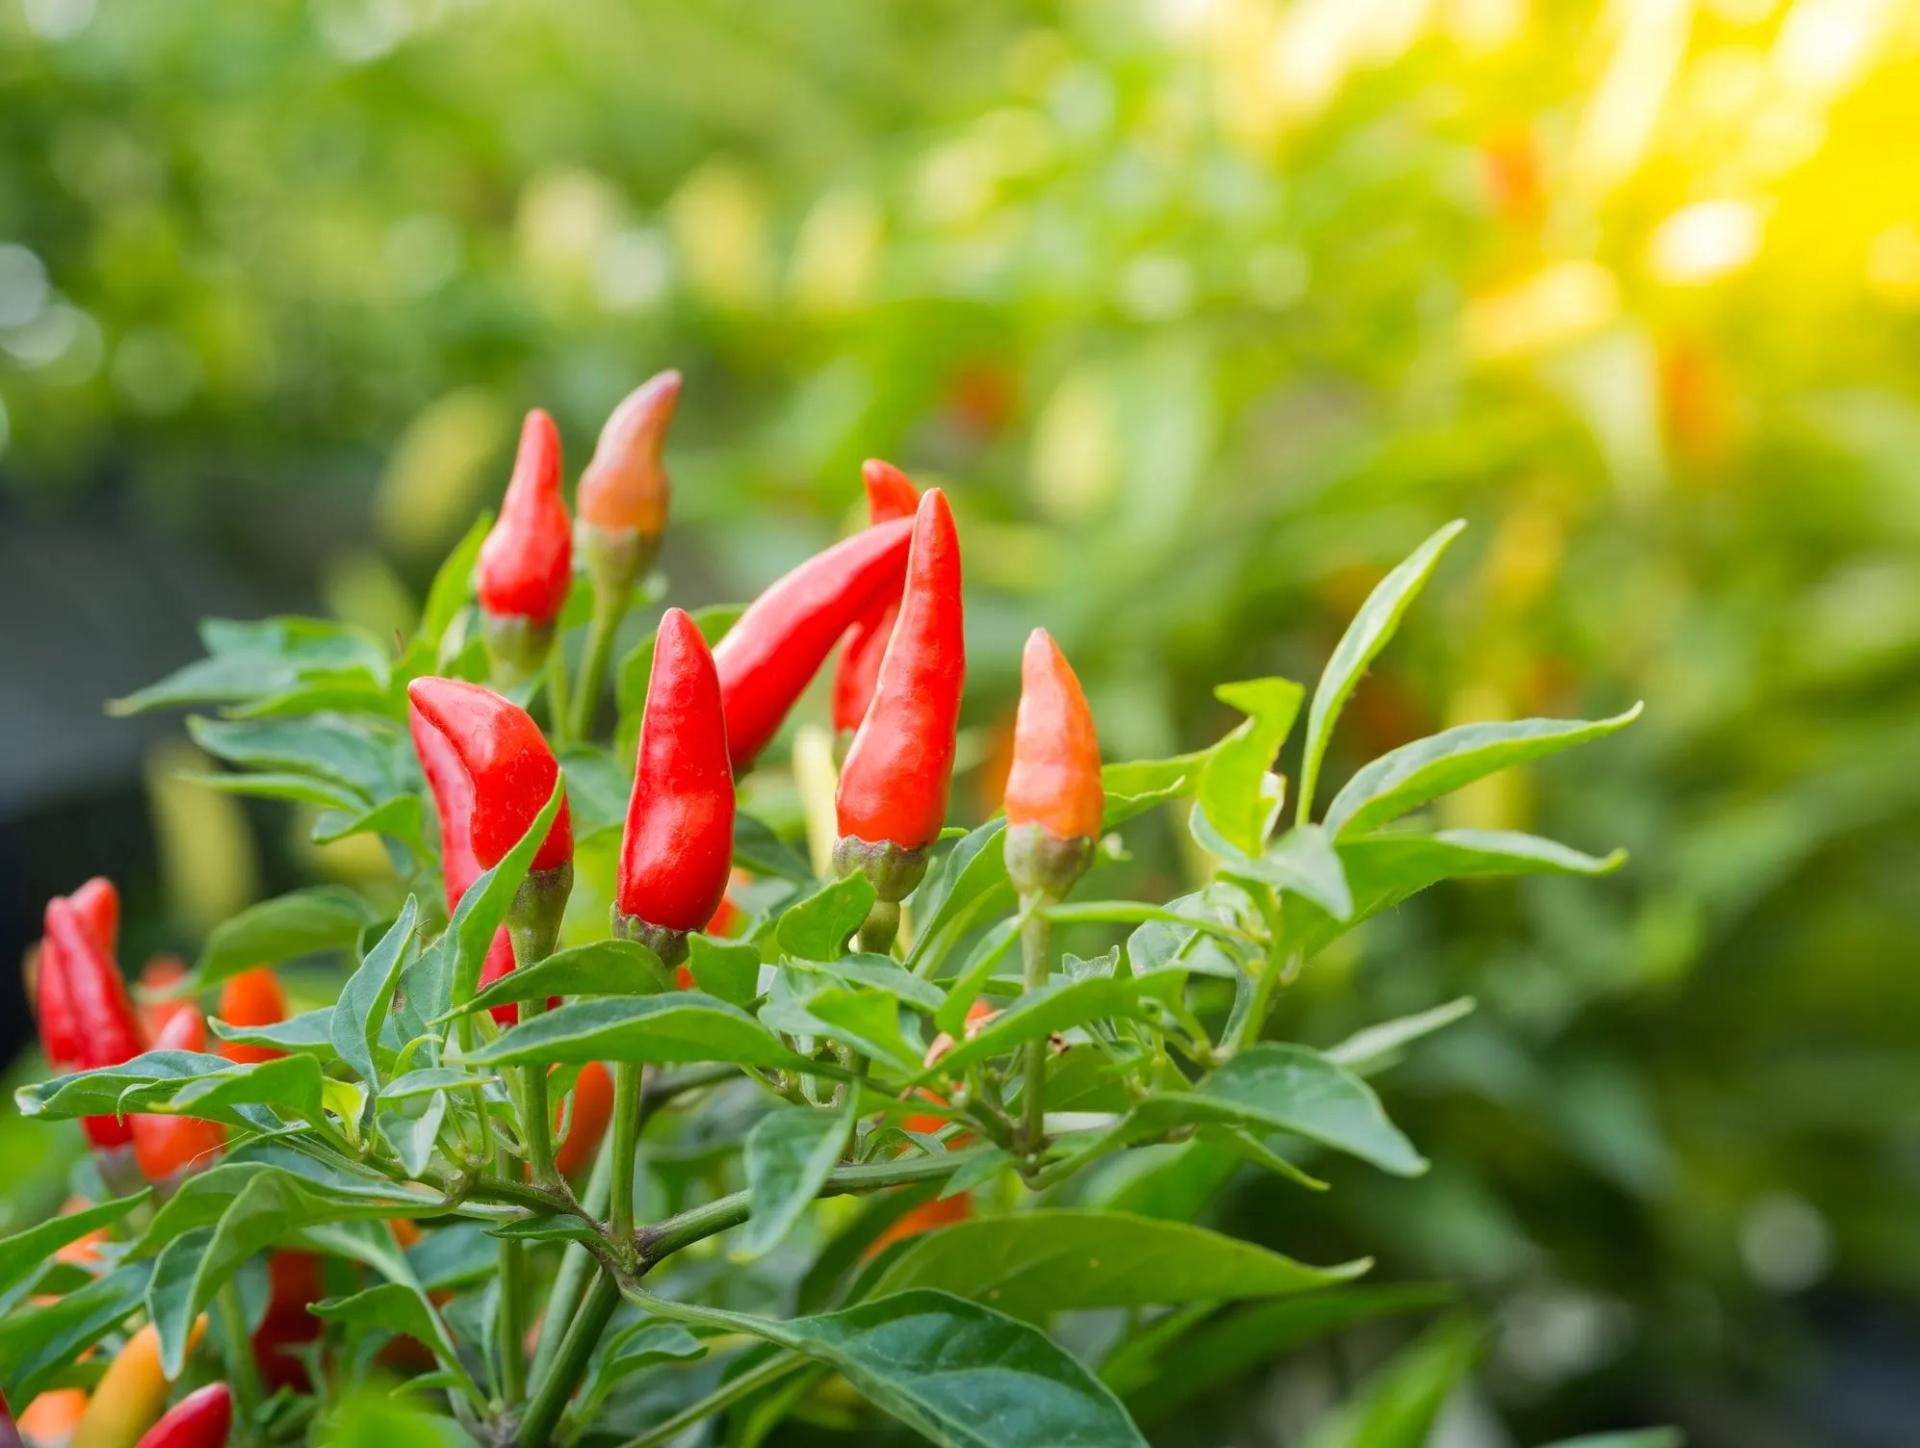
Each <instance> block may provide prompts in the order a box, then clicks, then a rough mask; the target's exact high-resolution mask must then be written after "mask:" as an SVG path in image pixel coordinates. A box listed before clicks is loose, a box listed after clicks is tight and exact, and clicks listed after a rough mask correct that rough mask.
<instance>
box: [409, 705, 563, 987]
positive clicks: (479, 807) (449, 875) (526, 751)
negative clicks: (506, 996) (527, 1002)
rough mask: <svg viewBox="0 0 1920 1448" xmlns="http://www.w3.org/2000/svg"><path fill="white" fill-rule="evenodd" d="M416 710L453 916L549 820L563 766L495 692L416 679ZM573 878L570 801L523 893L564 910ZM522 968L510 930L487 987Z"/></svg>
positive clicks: (416, 735) (499, 937)
mask: <svg viewBox="0 0 1920 1448" xmlns="http://www.w3.org/2000/svg"><path fill="white" fill-rule="evenodd" d="M407 702H408V725H409V727H410V728H411V730H412V733H413V747H414V752H415V753H416V754H418V755H419V757H420V768H421V770H422V772H423V773H424V774H425V775H426V777H427V787H428V789H429V790H430V791H431V792H432V794H433V801H434V808H435V811H436V812H437V813H438V815H439V817H440V873H441V877H442V880H443V881H444V883H445V886H446V901H447V912H448V913H449V914H451V913H452V912H453V910H454V908H455V907H456V906H458V905H459V903H460V897H461V896H462V895H464V894H465V893H466V892H467V888H468V887H469V886H470V885H472V884H473V882H474V881H475V880H476V879H478V878H479V877H480V874H481V873H482V872H483V871H485V870H490V869H492V868H493V867H494V866H495V865H497V864H499V863H500V860H501V858H502V857H503V856H504V855H506V853H507V852H508V851H509V850H511V849H512V848H513V847H514V846H515V845H516V844H518V843H519V841H520V836H521V835H523V834H524V833H526V831H527V828H528V826H530V825H531V824H532V823H533V822H534V820H535V819H536V818H538V817H539V814H540V811H541V810H542V809H543V808H544V807H545V806H546V803H547V798H548V796H549V795H551V794H552V793H553V785H554V781H555V780H556V779H558V778H559V776H560V765H559V763H558V761H556V760H555V759H554V757H553V751H552V750H551V749H549V748H548V747H547V741H546V739H545V737H544V736H543V735H542V734H541V733H540V729H539V726H537V725H536V724H535V723H534V722H533V720H532V719H531V718H530V717H528V715H527V712H526V710H524V709H522V708H520V707H519V706H518V705H517V704H513V703H511V702H509V701H508V700H506V699H503V698H501V697H500V696H499V695H498V694H496V693H494V692H493V691H492V690H490V689H483V688H481V687H480V686H479V685H477V684H468V683H463V682H461V681H459V680H457V679H438V678H423V679H415V680H414V681H413V683H412V684H410V685H409V686H408V688H407ZM572 880H573V826H572V823H571V821H570V819H569V817H568V814H567V805H566V801H565V800H562V801H561V803H560V810H559V813H558V814H557V815H556V816H555V818H554V822H553V826H552V828H551V829H549V830H548V832H547V837H546V839H545V840H543V841H542V842H541V845H540V849H539V851H538V852H537V853H536V854H535V855H534V857H533V866H532V869H531V871H530V873H529V874H528V876H527V882H526V884H525V885H523V886H522V887H521V888H522V891H523V893H531V894H532V895H535V896H539V897H541V898H542V899H544V900H546V901H547V902H548V903H551V902H552V900H553V898H554V897H557V900H558V903H559V905H562V906H563V905H564V904H565V901H566V894H567V891H568V889H570V888H571V885H572ZM554 920H555V922H556V924H557V921H558V914H557V910H556V911H555V914H554ZM513 964H514V952H513V946H512V943H511V940H510V937H509V934H508V928H507V927H506V926H502V927H501V929H500V930H499V932H498V933H496V934H495V936H494V938H493V941H492V944H491V945H490V946H489V947H488V950H487V959H486V963H485V965H484V966H483V967H482V969H481V983H482V984H483V985H488V984H491V983H492V982H493V981H495V980H498V979H499V978H500V977H501V976H503V975H505V974H506V973H507V972H508V971H510V970H512V969H513ZM493 1017H494V1019H495V1020H496V1021H499V1022H500V1023H501V1024H502V1025H511V1024H513V1023H514V1022H515V1021H517V1020H519V1018H520V1012H519V1010H518V1008H517V1007H515V1006H512V1005H504V1006H496V1007H495V1008H494V1011H493Z"/></svg>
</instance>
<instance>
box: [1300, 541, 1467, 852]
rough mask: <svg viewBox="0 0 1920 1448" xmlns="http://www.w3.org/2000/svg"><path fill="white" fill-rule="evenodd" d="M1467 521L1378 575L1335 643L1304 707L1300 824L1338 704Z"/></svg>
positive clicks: (1308, 815) (1308, 813) (1309, 802)
mask: <svg viewBox="0 0 1920 1448" xmlns="http://www.w3.org/2000/svg"><path fill="white" fill-rule="evenodd" d="M1466 526H1467V525H1466V524H1465V523H1464V522H1461V521H1459V520H1458V519H1456V520H1455V521H1454V522H1451V523H1449V524H1447V526H1446V527H1444V528H1442V529H1441V530H1440V531H1439V532H1437V533H1435V534H1434V535H1433V536H1432V537H1431V538H1429V539H1427V541H1426V542H1424V543H1422V544H1421V545H1420V546H1419V547H1418V548H1416V549H1414V550H1413V553H1412V554H1411V555H1410V556H1409V557H1408V558H1407V559H1406V561H1405V562H1403V563H1401V564H1400V565H1399V567H1397V568H1395V569H1394V570H1393V571H1392V572H1391V573H1389V574H1388V575H1387V576H1386V577H1385V578H1383V579H1381V580H1380V582H1379V584H1378V585H1377V586H1376V587H1375V588H1374V590H1373V592H1372V593H1370V594H1368V595H1367V601H1366V602H1365V603H1363V604H1361V605H1360V611H1359V612H1358V613H1356V614H1355V615H1354V616H1353V622H1352V623H1350V624H1348V625H1347V631H1346V633H1345V634H1344V635H1342V636H1341V639H1340V642H1339V644H1338V645H1337V646H1336V647H1335V648H1334V651H1333V657H1332V658H1331V659H1329V660H1328V661H1327V667H1326V671H1325V672H1324V673H1322V674H1321V675H1320V684H1319V687H1318V688H1316V689H1315V690H1314V691H1313V704H1312V706H1311V707H1310V708H1309V709H1308V710H1307V743H1306V751H1305V753H1304V754H1303V755H1302V756H1301V759H1300V804H1299V812H1298V815H1297V818H1298V819H1299V821H1300V822H1301V823H1302V824H1305V823H1306V822H1307V821H1308V820H1309V819H1310V818H1312V812H1313V794H1314V787H1315V786H1316V785H1317V784H1318V783H1319V780H1320V765H1321V763H1322V762H1323V761H1324V760H1325V758H1326V753H1327V744H1328V741H1330V740H1331V739H1332V738H1333V726H1334V723H1335V721H1336V720H1338V719H1339V717H1340V710H1341V709H1342V708H1343V707H1344V706H1345V705H1346V702H1347V698H1348V696H1349V695H1351V694H1352V693H1353V690H1354V686H1355V685H1356V684H1358V683H1359V682H1360V677H1361V675H1363V674H1364V673H1366V671H1367V665H1369V664H1371V663H1372V662H1373V660H1374V657H1375V656H1376V655H1377V654H1378V653H1379V652H1380V650H1381V649H1383V648H1385V647H1386V646H1387V641H1388V640H1389V639H1391V638H1392V637H1393V633H1394V630H1395V629H1397V628H1398V627H1399V626H1400V618H1401V615H1403V614H1404V613H1406V611H1407V607H1408V605H1410V604H1411V603H1412V602H1413V600H1414V599H1415V598H1416V597H1417V596H1418V595H1419V592H1420V590H1421V588H1423V587H1424V586H1425V585H1426V581H1427V579H1428V577H1429V576H1430V575H1431V574H1432V573H1433V569H1434V565H1435V564H1437V563H1438V562H1439V561H1440V555H1441V554H1442V553H1444V552H1446V550H1447V545H1448V544H1449V543H1451V542H1453V540H1454V539H1455V538H1457V537H1459V536H1460V532H1461V530H1462V529H1463V528H1465V527H1466Z"/></svg>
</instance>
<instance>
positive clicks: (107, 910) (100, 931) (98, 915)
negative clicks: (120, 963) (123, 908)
mask: <svg viewBox="0 0 1920 1448" xmlns="http://www.w3.org/2000/svg"><path fill="white" fill-rule="evenodd" d="M67 899H68V900H70V901H71V902H72V903H73V908H74V911H75V912H76V913H77V914H78V915H79V916H80V919H81V922H82V923H83V924H85V925H86V927H87V929H88V930H89V931H91V932H92V934H93V938H94V939H95V940H97V941H99V942H100V949H101V951H102V952H103V953H104V954H105V955H106V957H107V959H108V960H112V959H113V957H114V953H115V952H116V951H118V950H119V948H120V892H119V891H118V890H116V889H114V888H113V881H111V880H109V879H108V878H107V877H106V876H105V875H95V876H94V877H93V878H92V879H91V880H89V881H87V882H86V884H84V885H82V886H81V887H80V888H79V889H78V890H75V891H74V892H73V893H72V894H71V895H69V896H67Z"/></svg>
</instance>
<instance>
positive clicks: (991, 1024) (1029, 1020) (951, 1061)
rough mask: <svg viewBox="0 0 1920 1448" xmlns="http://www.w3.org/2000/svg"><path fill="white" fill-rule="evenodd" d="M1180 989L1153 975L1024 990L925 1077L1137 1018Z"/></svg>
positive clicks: (1170, 979) (1173, 980) (1169, 977)
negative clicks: (1156, 999)
mask: <svg viewBox="0 0 1920 1448" xmlns="http://www.w3.org/2000/svg"><path fill="white" fill-rule="evenodd" d="M1179 988H1180V980H1179V977H1178V976H1176V975H1174V974H1172V973H1164V974H1161V975H1158V976H1119V977H1114V976H1099V975H1096V976H1088V977H1086V978H1085V979H1082V980H1055V981H1053V982H1052V983H1050V984H1048V985H1045V986H1042V987H1041V988H1040V989H1039V990H1036V991H1029V992H1028V993H1027V994H1026V995H1024V996H1022V997H1021V998H1020V999H1019V1000H1017V1001H1015V1002H1014V1003H1013V1004H1012V1005H1010V1006H1008V1007H1007V1008H1006V1009H1005V1010H1004V1011H1001V1012H1000V1013H999V1014H998V1015H997V1016H995V1017H994V1018H993V1019H992V1020H990V1021H987V1022H986V1023H985V1024H984V1025H982V1026H981V1027H980V1029H979V1030H977V1031H975V1032H974V1033H973V1034H972V1035H971V1036H969V1037H967V1039H965V1040H963V1041H960V1042H959V1043H957V1044H956V1045H955V1046H954V1048H953V1049H952V1050H951V1051H949V1052H948V1053H947V1054H946V1055H945V1056H944V1057H942V1058H941V1060H940V1063H939V1065H938V1066H937V1067H935V1068H932V1069H930V1070H928V1071H927V1072H926V1073H925V1074H926V1075H927V1076H934V1075H938V1074H941V1073H943V1072H945V1073H951V1072H957V1071H961V1070H964V1069H965V1068H966V1067H968V1066H970V1065H972V1064H973V1063H974V1062H975V1061H984V1060H986V1059H987V1058H989V1057H991V1056H998V1055H1002V1054H1004V1053H1005V1052H1007V1051H1011V1050H1012V1049H1013V1048H1014V1047H1016V1046H1019V1045H1022V1044H1024V1043H1025V1042H1027V1041H1038V1040H1044V1039H1045V1038H1046V1037H1048V1036H1051V1035H1052V1034H1053V1033H1054V1032H1056V1031H1065V1030H1069V1029H1071V1028H1072V1027H1074V1026H1081V1025H1085V1024H1086V1023H1088V1022H1089V1021H1096V1020H1105V1019H1107V1018H1109V1017H1113V1016H1128V1017H1137V1016H1140V1015H1143V1014H1144V1013H1145V1011H1146V1006H1145V1004H1144V1001H1145V999H1146V998H1148V997H1152V996H1165V995H1167V994H1169V993H1171V992H1174V991H1177V990H1178V989H1179Z"/></svg>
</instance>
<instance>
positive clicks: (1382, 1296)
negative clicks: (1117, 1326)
mask: <svg viewBox="0 0 1920 1448" xmlns="http://www.w3.org/2000/svg"><path fill="white" fill-rule="evenodd" d="M1450 1300H1451V1294H1449V1293H1448V1291H1447V1290H1446V1289H1445V1288H1438V1287H1428V1286H1421V1285H1419V1284H1413V1285H1403V1284H1399V1283H1395V1284H1392V1285H1388V1286H1364V1287H1336V1288H1332V1289H1330V1290H1328V1291H1325V1292H1312V1293H1308V1294H1306V1295H1305V1296H1301V1297H1286V1298H1280V1299H1277V1300H1275V1301H1271V1302H1260V1303H1254V1304H1252V1305H1250V1306H1247V1307H1243V1308H1240V1309H1238V1310H1236V1311H1231V1312H1226V1313H1223V1314H1221V1315H1220V1316H1218V1317H1217V1318H1215V1319H1214V1320H1213V1321H1210V1322H1205V1323H1201V1324H1198V1325H1188V1326H1186V1327H1185V1329H1184V1330H1183V1331H1181V1332H1179V1334H1178V1335H1177V1336H1176V1337H1174V1338H1172V1339H1171V1340H1169V1341H1166V1342H1164V1343H1162V1344H1159V1345H1158V1346H1157V1347H1156V1348H1154V1349H1152V1350H1149V1351H1147V1352H1144V1353H1143V1352H1136V1351H1131V1350H1130V1349H1131V1346H1132V1345H1131V1344H1129V1345H1127V1346H1123V1347H1122V1348H1121V1349H1120V1350H1119V1351H1117V1352H1115V1353H1114V1355H1113V1356H1112V1357H1111V1358H1109V1359H1108V1360H1107V1362H1106V1364H1105V1365H1104V1366H1103V1367H1102V1369H1101V1374H1100V1376H1101V1377H1102V1378H1103V1379H1105V1380H1106V1382H1107V1384H1108V1385H1109V1386H1110V1387H1112V1388H1113V1389H1114V1391H1115V1392H1117V1393H1119V1394H1120V1395H1121V1396H1122V1397H1124V1398H1125V1399H1126V1402H1127V1406H1128V1407H1129V1408H1130V1409H1132V1410H1133V1413H1134V1415H1135V1416H1136V1417H1137V1418H1138V1419H1139V1420H1140V1421H1141V1422H1143V1423H1152V1422H1158V1421H1159V1420H1161V1419H1163V1418H1165V1417H1167V1416H1168V1415H1169V1414H1171V1413H1172V1412H1173V1410H1174V1409H1176V1408H1179V1407H1181V1406H1182V1405H1183V1404H1186V1403H1189V1402H1192V1401H1193V1400H1194V1399H1196V1398H1199V1397H1203V1396H1205V1395H1206V1394H1208V1393H1210V1392H1211V1391H1212V1390H1213V1389H1215V1388H1217V1387H1219V1386H1221V1385H1222V1384H1224V1383H1227V1382H1230V1381H1231V1380H1232V1379H1233V1378H1235V1377H1237V1376H1239V1375H1240V1374H1241V1373H1244V1372H1246V1371H1248V1370H1249V1369H1252V1368H1256V1367H1261V1366H1264V1365H1266V1364H1269V1363H1272V1362H1274V1361H1275V1360H1276V1359H1278V1358H1279V1357H1280V1356H1281V1355H1282V1354H1284V1353H1288V1352H1291V1351H1293V1350H1294V1349H1296V1348H1298V1347H1301V1346H1303V1345H1305V1344H1306V1343H1309V1342H1314V1341H1317V1340H1318V1339H1320V1338H1323V1337H1326V1336H1328V1335H1329V1334H1331V1333H1335V1332H1339V1331H1341V1330H1342V1329H1343V1328H1347V1327H1350V1326H1352V1325H1354V1324H1355V1323H1359V1322H1368V1321H1372V1320H1373V1319H1375V1318H1379V1317H1387V1316H1394V1315H1398V1314H1400V1313H1405V1312H1422V1311H1426V1310H1428V1309H1430V1308H1434V1307H1439V1306H1442V1305H1444V1304H1445V1303H1447V1302H1448V1301H1450Z"/></svg>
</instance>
